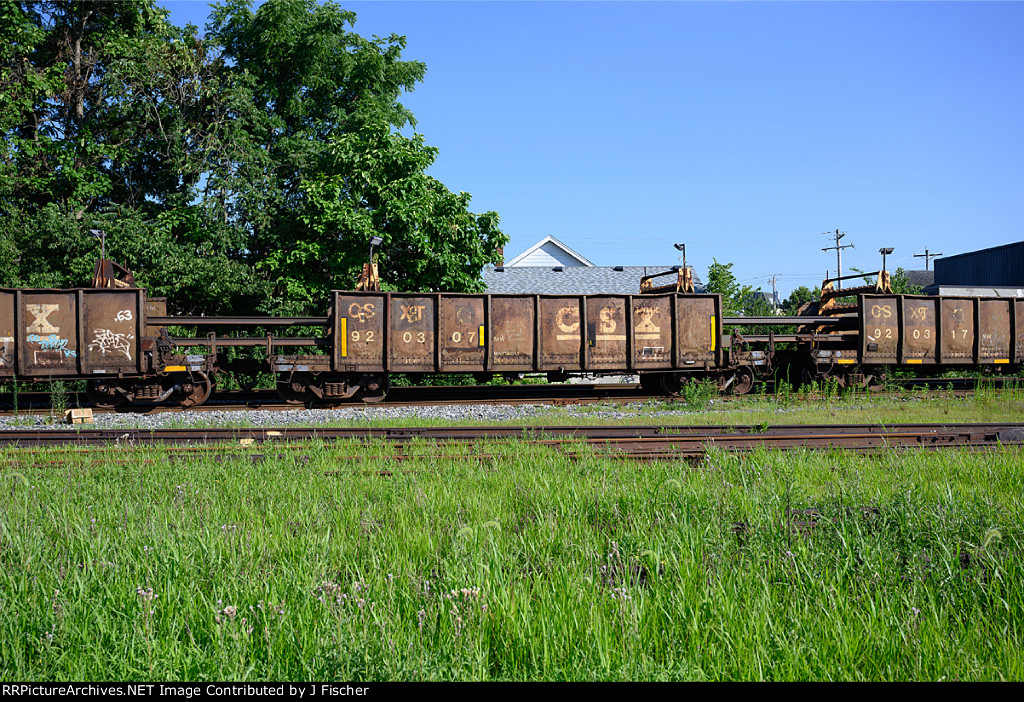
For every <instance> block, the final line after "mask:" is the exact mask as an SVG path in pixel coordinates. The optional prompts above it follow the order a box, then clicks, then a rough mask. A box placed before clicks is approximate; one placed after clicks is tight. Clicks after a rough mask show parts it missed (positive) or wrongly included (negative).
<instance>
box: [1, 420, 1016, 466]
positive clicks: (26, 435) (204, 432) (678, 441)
mask: <svg viewBox="0 0 1024 702" xmlns="http://www.w3.org/2000/svg"><path fill="white" fill-rule="evenodd" d="M509 438H513V439H520V440H528V441H531V442H533V443H538V444H546V445H551V446H564V445H566V443H567V442H569V443H570V444H572V443H576V442H587V443H592V444H599V445H604V446H606V447H608V448H609V449H613V450H618V451H633V452H637V453H642V454H647V455H649V456H657V457H663V458H672V457H679V456H681V455H685V454H686V453H703V452H704V451H706V450H707V448H708V447H710V446H714V447H717V448H721V449H724V450H730V451H743V450H751V449H756V448H783V449H784V448H820V449H828V448H845V449H851V450H867V449H871V450H874V449H884V448H891V447H894V446H900V447H921V448H951V447H971V446H1020V445H1024V424H1018V423H988V424H947V425H937V424H908V425H896V426H882V425H776V426H770V427H763V426H751V425H732V426H717V427H708V426H596V427H566V426H546V427H401V428H322V427H318V428H294V427H283V428H277V429H269V428H265V429H201V430H195V429H192V430H185V429H155V430H150V429H147V430H124V429H116V430H104V429H82V430H78V431H66V430H31V431H24V430H12V431H0V445H5V446H41V445H67V444H92V443H101V444H102V443H130V444H144V443H145V444H151V443H152V444H161V443H166V444H181V443H212V442H225V441H229V442H239V441H241V442H245V443H250V442H251V443H263V442H275V441H281V442H285V441H288V442H294V441H307V442H308V441H313V440H323V441H334V440H345V439H348V440H352V439H362V440H368V439H378V440H388V441H394V442H404V441H409V440H413V439H419V440H423V439H426V440H432V441H436V442H442V443H445V442H465V441H480V440H498V439H509Z"/></svg>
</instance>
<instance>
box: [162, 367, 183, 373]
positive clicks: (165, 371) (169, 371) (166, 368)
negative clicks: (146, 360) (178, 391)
mask: <svg viewBox="0 0 1024 702" xmlns="http://www.w3.org/2000/svg"><path fill="white" fill-rule="evenodd" d="M184 370H185V366H164V373H174V372H176V371H184Z"/></svg>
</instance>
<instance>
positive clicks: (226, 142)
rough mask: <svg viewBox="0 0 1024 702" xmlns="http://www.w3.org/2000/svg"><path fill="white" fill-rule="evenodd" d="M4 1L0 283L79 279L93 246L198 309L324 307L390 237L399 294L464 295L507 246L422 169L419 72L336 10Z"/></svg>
mask: <svg viewBox="0 0 1024 702" xmlns="http://www.w3.org/2000/svg"><path fill="white" fill-rule="evenodd" d="M166 14H167V13H166V11H164V10H161V9H159V8H157V7H156V6H155V4H154V2H153V0H131V1H126V2H102V1H99V0H92V1H89V0H37V1H29V0H0V266H2V269H0V284H3V285H9V286H25V285H46V286H55V287H56V286H60V287H66V286H73V285H81V284H83V283H84V282H85V281H86V280H88V278H89V275H90V273H91V270H92V266H93V264H94V262H95V259H96V258H97V254H98V248H99V247H98V243H97V241H96V240H95V239H93V238H91V237H90V236H89V235H88V230H89V229H91V228H96V229H103V230H104V231H106V232H107V235H108V236H107V246H108V251H109V252H110V253H111V254H112V256H113V257H114V258H116V259H118V260H121V261H123V262H124V263H126V264H127V265H129V266H130V267H131V268H133V269H134V270H135V273H136V280H137V281H139V283H140V284H142V285H145V286H146V287H148V288H149V289H150V290H151V291H152V292H153V293H154V294H166V295H168V296H169V297H170V298H171V306H172V309H176V310H178V311H181V312H188V313H199V312H205V313H227V312H237V311H252V310H263V311H267V312H281V311H302V310H307V309H308V310H312V309H318V310H322V306H323V304H324V303H325V301H326V299H327V295H326V292H327V290H329V289H330V288H349V287H351V286H352V285H353V284H354V282H355V279H356V274H357V272H358V270H359V267H360V265H361V264H362V262H363V261H364V260H365V259H364V256H365V252H366V250H367V242H368V239H369V237H370V236H372V235H374V234H377V235H380V236H382V237H383V238H384V240H385V245H384V247H382V249H381V263H382V264H383V265H382V274H383V277H384V280H385V281H386V282H387V284H388V285H390V286H391V287H393V288H407V289H421V290H438V289H445V290H454V291H460V290H463V291H472V290H478V289H480V287H481V283H480V280H479V278H480V270H481V269H482V267H483V265H485V264H486V263H487V262H488V261H490V260H493V259H494V258H495V257H496V255H497V250H498V248H499V247H501V246H502V245H503V244H504V243H505V241H506V237H505V236H504V235H503V234H502V233H501V231H500V229H499V228H498V217H497V215H496V214H494V213H493V212H489V213H485V214H482V215H477V214H473V213H471V212H470V211H469V209H468V205H469V199H470V198H469V195H467V194H465V193H459V194H455V193H452V192H450V191H448V190H447V189H446V188H445V187H444V186H443V185H442V184H441V183H439V182H438V181H436V180H435V179H433V178H430V177H428V176H426V174H425V171H426V169H427V168H428V167H429V166H430V164H431V163H432V162H433V160H434V159H435V158H436V155H437V152H436V150H435V149H431V148H430V147H427V146H425V144H424V140H423V138H422V137H420V136H418V135H416V136H412V137H406V136H402V135H401V134H400V133H399V131H398V130H400V129H402V128H403V127H407V126H410V125H413V124H414V121H413V117H412V114H411V113H410V112H409V111H408V110H407V109H406V108H405V107H404V106H402V105H401V104H400V103H399V101H398V98H399V96H400V94H401V93H402V92H403V91H406V90H412V89H413V87H414V86H415V85H416V83H418V82H419V81H420V80H421V79H422V77H423V75H424V71H425V67H424V66H423V64H422V63H418V62H415V61H402V60H401V59H400V54H401V50H402V49H403V48H404V46H405V40H404V39H403V38H402V37H398V36H394V35H392V36H390V37H387V38H384V39H378V38H374V39H372V40H368V39H364V38H363V37H360V36H359V35H357V34H355V33H354V32H352V31H349V29H348V28H349V27H350V26H351V25H352V24H353V23H354V21H355V15H353V14H352V13H350V12H345V11H343V10H341V9H339V8H338V7H337V6H336V5H334V4H332V3H325V4H323V5H320V4H318V3H316V2H314V1H313V0H294V1H291V0H271V1H270V2H266V3H264V4H263V5H261V6H260V8H259V9H258V10H256V11H254V10H253V9H252V7H251V5H250V3H249V2H247V1H244V0H232V1H230V2H227V3H225V4H223V5H221V6H220V7H218V8H216V9H215V11H214V14H213V16H212V21H211V24H210V26H209V28H208V35H207V37H206V38H205V39H203V38H200V37H199V35H198V30H197V29H196V28H195V27H192V26H189V27H185V28H177V27H174V26H173V25H171V24H170V23H169V22H168V21H167V19H166Z"/></svg>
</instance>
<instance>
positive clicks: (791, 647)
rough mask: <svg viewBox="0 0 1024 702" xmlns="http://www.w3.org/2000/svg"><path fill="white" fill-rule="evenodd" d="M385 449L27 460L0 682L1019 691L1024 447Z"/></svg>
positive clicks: (4, 574) (14, 515) (0, 562)
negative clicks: (859, 683)
mask: <svg viewBox="0 0 1024 702" xmlns="http://www.w3.org/2000/svg"><path fill="white" fill-rule="evenodd" d="M360 450H361V451H362V454H361V455H362V458H360V459H359V460H357V461H350V460H344V459H342V458H341V457H342V456H345V455H349V454H352V453H355V452H358V451H360ZM391 453H392V449H391V448H390V447H388V446H387V445H386V444H372V445H370V446H368V447H366V448H365V449H360V448H359V447H357V446H356V445H354V444H350V445H339V446H337V447H324V446H317V447H314V448H312V449H302V450H301V452H289V451H284V450H281V449H275V448H271V447H269V446H263V447H253V448H240V447H237V446H235V447H226V448H224V449H223V450H222V451H217V452H214V454H219V458H218V456H217V455H212V456H206V457H203V455H198V454H197V455H189V456H187V457H186V458H180V457H179V456H180V455H181V454H176V455H175V456H173V457H172V456H170V455H168V454H167V453H165V452H163V451H159V450H149V449H145V450H142V449H133V448H128V447H126V448H118V449H109V450H107V451H105V452H104V453H103V455H102V456H101V457H100V460H98V461H96V460H93V456H91V455H89V454H83V453H71V452H64V453H62V452H47V453H44V454H39V455H25V454H19V453H16V452H12V451H6V452H5V453H3V454H2V460H3V462H4V463H5V465H6V466H7V467H6V468H4V469H3V474H2V478H0V481H2V482H0V677H2V678H3V679H5V680H10V679H30V680H63V679H90V680H100V679H125V680H180V679H187V680H206V679H213V680H221V679H231V680H276V679H326V678H340V679H367V680H369V679H393V680H448V679H459V680H623V679H625V680H634V679H643V680H806V679H813V680H920V679H928V680H938V679H970V680H974V679H979V680H989V679H1021V677H1022V676H1024V664H1022V663H1024V654H1022V650H1024V645H1022V644H1024V630H1022V628H1024V560H1022V552H1021V541H1022V532H1021V525H1022V521H1021V519H1022V516H1024V510H1022V502H1021V495H1022V494H1024V491H1022V489H1021V488H1022V477H1021V474H1020V471H1019V470H1018V468H1017V466H1018V465H1019V464H1020V459H1021V454H1020V452H1018V451H1016V450H1009V449H1006V450H1001V451H997V452H986V453H966V452H943V453H924V452H915V451H895V450H892V451H887V452H884V453H881V454H878V455H876V456H868V457H862V456H853V455H849V454H845V453H842V452H831V453H818V454H813V453H803V454H793V453H787V454H781V453H771V452H755V453H753V454H750V455H749V456H747V457H744V458H738V457H735V456H730V455H725V454H713V455H712V456H711V457H710V459H709V460H707V461H706V462H705V463H704V464H702V465H701V466H699V467H693V466H691V465H689V464H686V463H681V462H660V463H654V464H636V463H632V462H626V461H617V460H611V459H609V458H608V457H607V456H605V455H603V454H602V453H601V452H600V451H597V450H593V449H588V448H586V447H582V446H581V447H580V448H579V451H578V452H577V455H576V456H575V457H566V456H563V455H561V454H558V453H555V452H553V451H550V450H548V449H546V448H543V447H540V448H538V447H536V446H527V445H524V444H518V443H515V442H512V443H508V444H489V445H483V446H480V447H476V448H473V447H454V448H453V447H438V446H433V445H431V444H428V443H423V444H417V445H416V446H414V447H413V448H412V449H411V450H410V451H409V452H407V453H409V454H410V456H411V457H410V458H409V459H408V460H404V461H401V462H399V461H395V460H394V459H392V458H390V455H391ZM381 471H388V472H390V474H389V475H381Z"/></svg>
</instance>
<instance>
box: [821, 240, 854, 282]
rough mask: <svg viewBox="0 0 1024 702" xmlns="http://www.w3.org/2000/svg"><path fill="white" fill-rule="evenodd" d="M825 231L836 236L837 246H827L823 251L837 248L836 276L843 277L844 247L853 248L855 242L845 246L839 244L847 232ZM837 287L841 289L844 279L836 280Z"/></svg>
mask: <svg viewBox="0 0 1024 702" xmlns="http://www.w3.org/2000/svg"><path fill="white" fill-rule="evenodd" d="M825 233H826V234H828V235H829V236H834V237H835V238H836V245H835V246H826V247H825V248H823V249H822V251H831V250H832V249H835V250H836V271H837V273H836V278H842V277H843V249H852V248H853V244H846V245H844V246H840V245H839V240H840V239H842V238H843V237H844V236H846V232H840V231H839V230H838V229H836V233H835V234H830V233H829V232H825ZM836 287H837V288H839V289H841V288H842V287H843V281H841V280H837V281H836Z"/></svg>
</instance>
